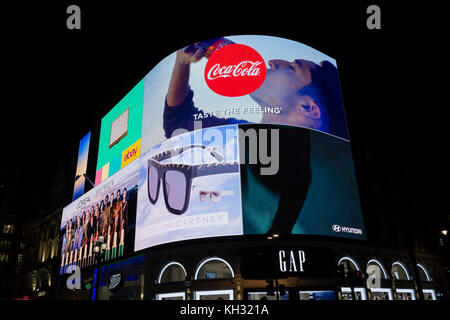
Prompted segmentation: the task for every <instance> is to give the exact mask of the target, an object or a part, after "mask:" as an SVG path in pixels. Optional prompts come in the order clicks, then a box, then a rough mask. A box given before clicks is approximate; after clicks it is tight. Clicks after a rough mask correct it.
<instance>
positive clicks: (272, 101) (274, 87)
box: [250, 59, 321, 128]
mask: <svg viewBox="0 0 450 320" xmlns="http://www.w3.org/2000/svg"><path fill="white" fill-rule="evenodd" d="M317 68H320V65H317V64H315V63H314V62H311V61H307V60H302V59H296V60H294V61H286V60H270V61H269V68H268V69H267V75H266V79H265V80H264V83H263V84H262V85H261V87H259V88H258V89H257V90H256V91H254V92H252V93H251V94H250V97H252V98H253V99H254V100H255V101H256V102H257V103H258V104H260V105H261V106H262V107H272V108H281V112H280V113H279V114H277V113H265V114H263V119H262V121H261V122H262V123H284V124H290V125H297V126H305V127H313V128H318V126H320V116H321V112H320V108H319V106H318V104H317V103H316V100H317V99H314V97H313V96H311V95H299V94H298V91H300V90H301V89H302V88H304V87H306V86H309V85H310V84H311V83H312V79H313V73H314V70H316V69H317Z"/></svg>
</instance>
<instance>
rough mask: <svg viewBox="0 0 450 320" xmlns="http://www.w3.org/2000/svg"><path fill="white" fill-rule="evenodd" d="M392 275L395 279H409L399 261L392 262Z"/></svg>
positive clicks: (406, 271)
mask: <svg viewBox="0 0 450 320" xmlns="http://www.w3.org/2000/svg"><path fill="white" fill-rule="evenodd" d="M392 276H393V277H395V279H397V280H409V273H408V270H406V267H405V265H404V264H402V263H401V262H399V261H397V262H394V263H393V264H392Z"/></svg>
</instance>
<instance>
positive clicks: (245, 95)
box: [141, 35, 349, 153]
mask: <svg viewBox="0 0 450 320" xmlns="http://www.w3.org/2000/svg"><path fill="white" fill-rule="evenodd" d="M195 122H199V123H201V127H202V128H206V127H213V126H221V125H230V124H241V123H265V124H282V125H291V126H297V127H304V128H309V129H314V130H318V131H321V132H326V133H328V134H330V135H334V136H338V137H341V138H343V139H346V140H348V139H349V137H348V132H347V125H346V120H345V113H344V107H343V102H342V96H341V90H340V84H339V77H338V72H337V68H336V61H335V60H334V59H333V58H331V57H329V56H327V55H325V54H323V53H321V52H319V51H317V50H315V49H313V48H311V47H309V46H306V45H304V44H301V43H299V42H295V41H292V40H287V39H282V38H277V37H270V36H261V35H245V36H229V37H228V36H227V37H224V38H216V39H210V40H206V41H201V42H198V43H195V44H192V45H187V46H186V47H185V48H182V49H180V50H178V51H177V52H174V53H173V54H171V55H169V56H168V57H166V58H165V59H164V60H162V61H161V62H160V63H159V64H158V65H156V66H155V67H154V68H153V69H152V70H151V71H150V72H149V73H148V74H147V75H146V77H145V83H144V106H143V123H142V145H141V152H142V153H143V152H146V151H148V150H150V149H151V148H153V147H155V146H156V145H157V144H159V143H161V142H162V141H164V140H166V139H168V138H170V137H172V136H173V135H174V131H176V130H177V129H186V130H189V131H192V130H194V129H196V127H195ZM198 127H199V125H197V128H198Z"/></svg>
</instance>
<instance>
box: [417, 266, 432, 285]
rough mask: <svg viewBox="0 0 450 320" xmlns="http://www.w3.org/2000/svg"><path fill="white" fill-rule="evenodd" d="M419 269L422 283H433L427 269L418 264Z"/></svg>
mask: <svg viewBox="0 0 450 320" xmlns="http://www.w3.org/2000/svg"><path fill="white" fill-rule="evenodd" d="M417 266H418V268H417V269H419V277H420V281H422V282H427V281H431V277H430V274H429V273H428V271H427V269H425V267H424V266H423V265H421V264H420V263H418V264H417Z"/></svg>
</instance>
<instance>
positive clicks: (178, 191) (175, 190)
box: [165, 170, 186, 210]
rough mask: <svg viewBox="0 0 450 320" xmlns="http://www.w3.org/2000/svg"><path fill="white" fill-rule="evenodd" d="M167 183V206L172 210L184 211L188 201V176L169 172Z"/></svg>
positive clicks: (167, 173) (166, 176)
mask: <svg viewBox="0 0 450 320" xmlns="http://www.w3.org/2000/svg"><path fill="white" fill-rule="evenodd" d="M165 181H166V184H165V192H166V194H167V205H168V206H169V207H170V208H171V209H175V210H182V209H183V207H184V203H185V200H186V176H185V175H184V174H183V173H181V172H179V171H175V170H169V171H167V172H166V175H165Z"/></svg>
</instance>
